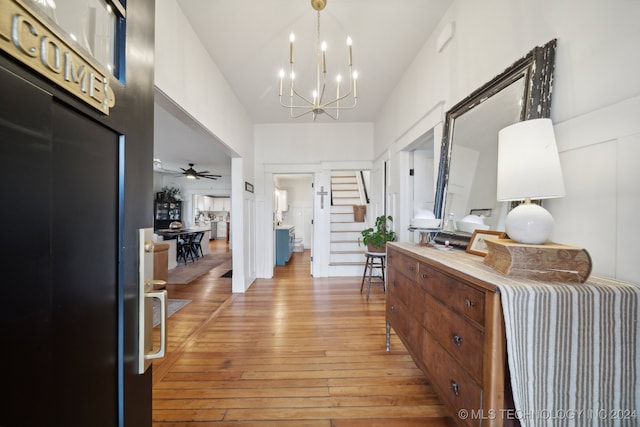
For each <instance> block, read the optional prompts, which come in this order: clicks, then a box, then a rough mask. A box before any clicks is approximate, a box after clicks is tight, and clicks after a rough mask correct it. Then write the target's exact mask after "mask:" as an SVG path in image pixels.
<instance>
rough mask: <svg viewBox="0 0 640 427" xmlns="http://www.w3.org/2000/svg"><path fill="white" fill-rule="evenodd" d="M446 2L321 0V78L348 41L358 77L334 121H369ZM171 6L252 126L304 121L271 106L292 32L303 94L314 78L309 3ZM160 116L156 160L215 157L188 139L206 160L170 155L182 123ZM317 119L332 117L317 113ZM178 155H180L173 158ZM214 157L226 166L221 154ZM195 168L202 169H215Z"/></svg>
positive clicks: (313, 16) (198, 0)
mask: <svg viewBox="0 0 640 427" xmlns="http://www.w3.org/2000/svg"><path fill="white" fill-rule="evenodd" d="M452 3H453V0H327V6H326V8H325V9H324V10H323V11H322V12H321V15H320V16H321V18H320V19H321V21H320V22H321V27H320V32H321V39H322V40H326V41H327V43H328V46H329V47H328V50H327V71H328V75H332V76H333V75H335V73H336V72H340V73H341V74H342V75H344V74H345V73H343V72H342V71H341V70H338V71H333V70H337V69H338V68H339V67H342V66H345V65H346V62H347V48H346V46H345V40H346V38H347V36H350V37H351V38H352V39H353V62H354V68H355V69H356V70H357V71H358V74H359V78H358V106H357V108H356V109H354V110H351V111H344V112H341V113H340V121H341V122H373V121H375V120H376V117H377V115H378V113H379V111H380V109H381V108H382V106H383V105H384V103H385V101H386V99H387V98H388V97H389V94H390V93H391V92H392V91H393V89H394V87H395V85H396V84H397V82H398V81H399V80H400V78H401V77H402V75H403V73H404V72H405V70H406V69H407V68H408V66H409V65H410V64H411V62H412V61H413V60H414V58H415V56H416V55H417V53H418V52H419V51H420V49H422V47H423V46H424V44H425V42H426V41H427V39H428V38H429V36H430V35H431V34H432V33H433V31H434V30H435V27H436V25H437V23H438V22H439V20H440V19H441V18H442V16H443V14H444V12H445V11H446V10H447V8H448V7H449V6H450V5H451V4H452ZM178 4H179V5H180V7H181V8H182V11H183V12H184V14H185V16H186V17H187V19H188V20H189V21H190V22H191V24H192V27H193V29H194V31H195V32H196V34H197V35H198V37H199V38H200V40H201V41H202V43H203V45H204V46H205V49H206V50H207V51H208V52H209V55H210V56H211V58H212V59H213V61H214V62H215V63H216V65H217V66H218V67H219V69H220V70H221V72H222V73H223V75H224V76H225V78H226V80H227V82H228V83H229V85H230V86H231V88H232V90H233V92H234V93H235V94H236V96H237V97H238V99H239V100H240V102H241V103H242V104H243V105H244V107H245V109H246V110H247V112H248V113H249V115H250V117H251V119H252V120H253V122H254V123H290V122H299V121H303V122H310V121H311V118H310V117H309V116H306V118H303V119H291V118H289V114H288V110H286V109H284V108H282V107H281V106H280V105H279V102H278V71H279V70H280V69H281V68H285V70H286V69H287V67H288V59H289V34H290V33H291V32H294V33H295V34H296V43H295V62H296V74H297V76H298V77H299V78H298V83H299V87H300V88H301V89H302V88H303V87H305V86H307V87H309V92H310V90H311V89H310V88H311V86H312V85H313V83H314V81H315V80H314V79H315V71H314V66H315V57H314V49H315V43H316V26H317V13H316V11H315V10H314V9H313V8H312V7H311V2H310V1H309V0H270V1H256V0H178ZM307 76H309V77H308V78H307ZM332 78H333V77H332ZM307 81H308V83H307ZM157 108H158V106H157ZM165 110H166V109H165ZM165 112H166V111H160V112H159V115H160V116H161V117H162V120H156V131H155V139H156V149H155V153H154V155H155V157H160V158H161V159H162V160H163V163H167V164H173V163H182V164H184V163H186V162H187V161H188V160H190V159H188V158H187V155H188V156H192V157H193V156H198V155H201V157H200V158H212V157H215V155H212V153H211V150H212V147H211V145H212V144H202V143H198V142H194V144H195V145H196V146H201V147H203V148H204V149H206V150H207V154H206V156H205V157H202V154H198V153H199V152H195V153H185V152H184V151H181V152H178V153H175V152H172V151H175V150H171V149H169V148H168V147H166V144H175V139H174V138H175V134H176V130H175V129H174V130H169V129H167V128H168V127H177V129H178V132H180V129H181V127H183V126H187V127H189V123H186V121H185V120H178V119H177V120H175V121H174V120H171V117H166V115H165V114H164V113H165ZM156 118H158V114H157V116H156ZM317 121H320V122H332V121H333V120H331V119H329V118H327V117H323V116H319V118H318V120H317ZM196 127H197V126H196ZM185 133H191V134H196V135H198V136H193V135H192V137H194V138H197V137H200V138H205V139H206V138H211V136H207V135H206V133H204V134H203V132H201V131H199V130H196V131H192V132H185ZM213 145H216V144H213ZM194 150H195V148H194ZM181 154H182V157H175V156H179V155H181ZM219 155H220V157H221V158H226V161H227V163H228V159H229V157H228V155H227V154H226V153H224V152H221V153H219ZM193 158H197V157H193ZM194 163H198V162H197V161H194ZM202 166H203V167H206V168H207V169H209V170H211V169H212V168H213V167H214V166H211V165H209V164H206V165H202ZM196 169H198V168H197V167H196Z"/></svg>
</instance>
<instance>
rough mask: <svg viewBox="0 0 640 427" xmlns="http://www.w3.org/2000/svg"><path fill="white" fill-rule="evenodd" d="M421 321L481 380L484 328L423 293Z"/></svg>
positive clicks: (475, 377)
mask: <svg viewBox="0 0 640 427" xmlns="http://www.w3.org/2000/svg"><path fill="white" fill-rule="evenodd" d="M423 301H424V309H423V312H422V320H421V323H422V324H423V325H424V327H425V328H426V329H427V330H428V331H429V332H430V333H431V335H432V336H433V337H434V338H435V339H436V341H438V343H439V344H440V345H441V346H442V347H443V348H444V349H445V350H447V351H448V352H449V354H451V355H452V356H453V357H454V358H455V359H456V360H457V361H458V363H459V364H460V365H462V366H464V367H465V369H466V370H467V371H468V372H469V373H470V374H471V376H472V377H473V378H474V379H475V380H476V381H477V382H478V384H482V367H483V355H484V332H483V331H482V329H480V328H478V327H477V326H475V325H474V324H472V323H471V322H469V321H468V320H466V319H465V318H463V317H462V316H460V315H458V314H456V313H454V312H453V311H451V310H449V309H448V308H447V307H445V306H444V305H442V303H441V302H440V301H438V300H436V299H435V298H434V297H432V296H431V295H429V294H424V296H423Z"/></svg>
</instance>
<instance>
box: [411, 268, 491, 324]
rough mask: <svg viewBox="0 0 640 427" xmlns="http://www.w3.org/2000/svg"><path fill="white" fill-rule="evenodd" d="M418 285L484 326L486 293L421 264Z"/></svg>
mask: <svg viewBox="0 0 640 427" xmlns="http://www.w3.org/2000/svg"><path fill="white" fill-rule="evenodd" d="M417 282H418V284H419V285H420V287H422V289H424V290H425V291H427V292H428V293H430V294H431V295H433V296H434V297H435V298H437V299H438V300H440V301H442V303H444V305H446V306H447V307H451V309H452V310H454V311H456V312H458V313H460V314H462V315H463V316H466V317H468V318H469V319H472V320H474V321H476V322H478V323H479V324H480V325H484V299H485V293H484V292H483V291H480V290H478V289H476V288H474V287H472V286H470V285H468V284H466V283H464V282H463V281H461V280H460V279H456V278H453V277H450V276H448V275H446V274H444V273H441V272H439V271H436V270H434V269H433V268H432V267H430V266H428V265H426V264H422V263H420V266H419V271H418V279H417Z"/></svg>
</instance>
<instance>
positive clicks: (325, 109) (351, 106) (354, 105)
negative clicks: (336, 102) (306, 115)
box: [324, 102, 357, 113]
mask: <svg viewBox="0 0 640 427" xmlns="http://www.w3.org/2000/svg"><path fill="white" fill-rule="evenodd" d="M356 106H357V104H356V103H355V102H354V103H353V105H350V106H347V107H343V106H342V105H341V106H339V107H327V106H325V107H324V112H325V113H327V110H332V111H336V112H337V111H340V110H353V109H354V108H356Z"/></svg>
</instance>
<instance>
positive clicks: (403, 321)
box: [386, 294, 425, 369]
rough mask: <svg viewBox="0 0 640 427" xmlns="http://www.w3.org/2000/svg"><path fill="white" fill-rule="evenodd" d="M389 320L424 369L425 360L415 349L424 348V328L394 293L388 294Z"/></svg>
mask: <svg viewBox="0 0 640 427" xmlns="http://www.w3.org/2000/svg"><path fill="white" fill-rule="evenodd" d="M386 309H387V312H386V316H387V322H389V324H390V325H391V326H392V327H393V330H394V331H395V332H396V334H398V336H399V337H400V339H401V340H402V342H403V343H404V344H405V347H407V349H408V350H409V353H411V356H412V357H413V359H414V361H415V362H416V364H417V365H418V367H420V368H421V369H424V368H425V366H424V361H422V360H420V357H419V356H420V354H418V353H416V351H413V350H414V349H418V351H420V349H422V339H423V336H424V328H423V327H422V325H421V324H420V323H419V322H418V321H417V320H416V318H415V317H414V316H413V315H412V313H411V311H410V310H409V309H408V308H407V306H406V305H404V304H403V303H402V302H401V301H399V300H397V299H396V298H395V297H394V296H393V294H388V295H387V306H386Z"/></svg>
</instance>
